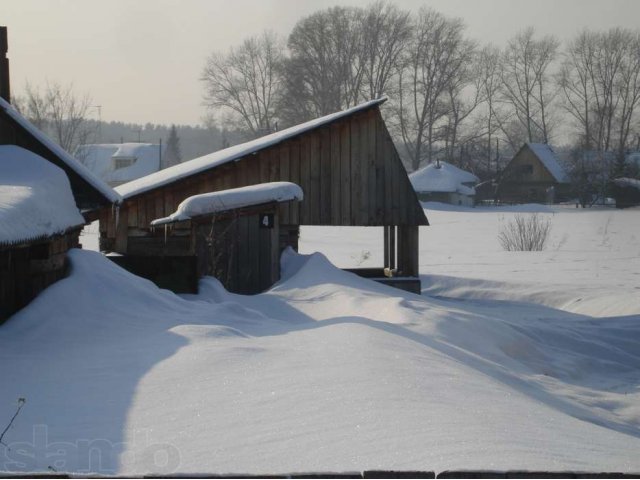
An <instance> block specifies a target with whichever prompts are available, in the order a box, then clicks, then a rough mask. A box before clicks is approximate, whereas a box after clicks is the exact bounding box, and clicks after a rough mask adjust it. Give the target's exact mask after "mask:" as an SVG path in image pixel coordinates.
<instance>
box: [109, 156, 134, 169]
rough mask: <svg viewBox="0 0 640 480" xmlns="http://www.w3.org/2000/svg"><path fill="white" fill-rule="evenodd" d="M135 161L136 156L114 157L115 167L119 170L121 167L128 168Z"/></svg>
mask: <svg viewBox="0 0 640 480" xmlns="http://www.w3.org/2000/svg"><path fill="white" fill-rule="evenodd" d="M133 162H135V158H114V159H113V168H114V170H119V169H121V168H127V167H130V166H131V165H133Z"/></svg>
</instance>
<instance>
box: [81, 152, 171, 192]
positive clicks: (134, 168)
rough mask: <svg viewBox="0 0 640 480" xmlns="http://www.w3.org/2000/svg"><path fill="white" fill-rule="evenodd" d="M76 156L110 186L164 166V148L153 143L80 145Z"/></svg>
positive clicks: (150, 172)
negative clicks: (162, 162)
mask: <svg viewBox="0 0 640 480" xmlns="http://www.w3.org/2000/svg"><path fill="white" fill-rule="evenodd" d="M75 157H76V158H77V159H78V160H80V161H81V162H82V163H83V164H84V165H85V166H86V167H87V168H88V169H89V170H91V171H92V172H93V173H94V174H95V175H97V176H98V177H99V178H100V179H102V180H103V181H104V182H106V183H107V184H108V185H109V186H111V187H116V186H118V185H121V184H123V183H127V182H130V181H132V180H135V179H137V178H140V177H144V176H146V175H151V174H152V173H154V172H157V171H158V170H160V169H161V167H162V165H161V160H162V147H161V145H159V144H152V143H101V144H91V145H80V146H79V147H78V148H77V150H76V152H75Z"/></svg>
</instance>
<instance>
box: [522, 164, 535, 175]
mask: <svg viewBox="0 0 640 480" xmlns="http://www.w3.org/2000/svg"><path fill="white" fill-rule="evenodd" d="M520 173H522V175H533V165H531V164H527V165H522V166H521V167H520Z"/></svg>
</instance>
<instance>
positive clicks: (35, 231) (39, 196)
mask: <svg viewBox="0 0 640 480" xmlns="http://www.w3.org/2000/svg"><path fill="white" fill-rule="evenodd" d="M0 178H1V179H2V182H1V183H0V246H1V245H15V244H19V243H25V242H30V241H34V240H38V239H41V238H46V237H49V236H53V235H56V234H60V233H64V232H65V231H67V230H68V229H70V228H74V227H80V226H82V225H84V223H85V222H84V218H83V217H82V215H80V211H79V210H78V207H77V206H76V204H75V201H74V199H73V194H72V193H71V186H70V184H69V179H68V178H67V176H66V175H65V173H64V171H63V170H62V169H60V168H58V167H56V166H55V165H53V164H52V163H51V162H49V161H47V160H45V159H44V158H42V157H41V156H39V155H36V154H35V153H33V152H31V151H29V150H26V149H24V148H22V147H18V146H17V145H0Z"/></svg>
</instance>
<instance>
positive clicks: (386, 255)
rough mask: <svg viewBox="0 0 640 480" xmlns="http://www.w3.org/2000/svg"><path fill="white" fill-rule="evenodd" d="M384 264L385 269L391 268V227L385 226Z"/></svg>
mask: <svg viewBox="0 0 640 480" xmlns="http://www.w3.org/2000/svg"><path fill="white" fill-rule="evenodd" d="M383 236H384V264H383V267H385V268H387V267H389V226H388V225H385V226H384V234H383Z"/></svg>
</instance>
